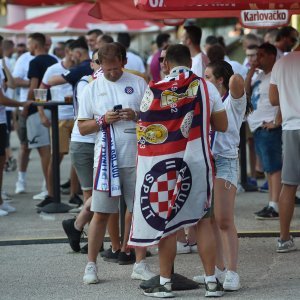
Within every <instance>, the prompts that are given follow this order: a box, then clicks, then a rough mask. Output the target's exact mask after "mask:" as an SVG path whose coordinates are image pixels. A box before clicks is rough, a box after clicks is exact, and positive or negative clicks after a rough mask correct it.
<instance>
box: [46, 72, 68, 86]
mask: <svg viewBox="0 0 300 300" xmlns="http://www.w3.org/2000/svg"><path fill="white" fill-rule="evenodd" d="M64 83H67V81H66V79H65V78H63V77H62V76H61V75H56V76H53V77H51V78H49V80H48V84H49V85H51V86H53V85H60V84H64Z"/></svg>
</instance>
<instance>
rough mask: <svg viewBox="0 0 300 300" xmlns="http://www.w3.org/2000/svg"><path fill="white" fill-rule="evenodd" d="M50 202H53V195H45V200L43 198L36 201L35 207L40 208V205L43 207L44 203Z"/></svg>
mask: <svg viewBox="0 0 300 300" xmlns="http://www.w3.org/2000/svg"><path fill="white" fill-rule="evenodd" d="M50 203H53V197H49V196H47V197H46V198H45V200H43V201H42V202H40V203H38V204H37V205H36V206H35V207H37V208H41V207H44V206H46V205H48V204H50Z"/></svg>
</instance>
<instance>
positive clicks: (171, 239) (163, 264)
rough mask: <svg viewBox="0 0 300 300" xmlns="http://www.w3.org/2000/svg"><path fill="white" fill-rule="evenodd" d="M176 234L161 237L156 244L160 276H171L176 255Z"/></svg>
mask: <svg viewBox="0 0 300 300" xmlns="http://www.w3.org/2000/svg"><path fill="white" fill-rule="evenodd" d="M176 238H177V235H176V234H172V235H171V236H168V237H166V238H164V239H161V240H160V242H159V244H158V249H159V267H160V276H162V277H165V278H171V273H172V268H173V264H174V260H175V257H176Z"/></svg>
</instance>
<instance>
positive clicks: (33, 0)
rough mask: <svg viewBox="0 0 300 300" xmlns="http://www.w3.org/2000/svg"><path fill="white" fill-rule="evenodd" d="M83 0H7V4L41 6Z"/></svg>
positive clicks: (80, 0)
mask: <svg viewBox="0 0 300 300" xmlns="http://www.w3.org/2000/svg"><path fill="white" fill-rule="evenodd" d="M79 2H82V0H6V3H7V4H15V5H24V6H41V5H51V6H52V5H62V4H74V3H79Z"/></svg>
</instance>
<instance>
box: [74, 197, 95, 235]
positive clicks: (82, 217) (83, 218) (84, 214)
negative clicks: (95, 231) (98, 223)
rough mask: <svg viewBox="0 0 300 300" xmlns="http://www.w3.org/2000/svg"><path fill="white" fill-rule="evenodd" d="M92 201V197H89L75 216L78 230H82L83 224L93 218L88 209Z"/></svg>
mask: <svg viewBox="0 0 300 300" xmlns="http://www.w3.org/2000/svg"><path fill="white" fill-rule="evenodd" d="M91 203H92V197H90V198H89V199H88V200H87V201H86V202H85V203H84V206H83V208H82V210H81V212H80V213H79V215H78V216H77V218H76V221H75V223H76V227H77V228H78V229H79V230H83V228H84V226H85V225H86V224H87V223H89V222H90V221H91V220H92V218H93V212H92V211H91V210H90V208H91Z"/></svg>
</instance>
